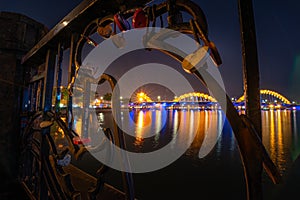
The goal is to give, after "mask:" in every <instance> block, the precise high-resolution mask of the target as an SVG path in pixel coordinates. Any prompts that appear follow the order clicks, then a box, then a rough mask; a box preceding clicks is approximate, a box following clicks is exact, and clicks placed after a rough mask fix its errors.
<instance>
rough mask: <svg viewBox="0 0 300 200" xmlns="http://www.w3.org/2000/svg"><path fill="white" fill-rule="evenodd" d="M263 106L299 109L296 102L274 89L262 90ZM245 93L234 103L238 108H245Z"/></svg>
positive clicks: (266, 107)
mask: <svg viewBox="0 0 300 200" xmlns="http://www.w3.org/2000/svg"><path fill="white" fill-rule="evenodd" d="M260 99H261V108H262V109H263V110H269V109H297V105H295V102H291V101H290V100H288V99H287V98H286V97H285V96H283V95H282V94H279V93H278V92H275V91H272V90H260ZM244 101H245V97H244V95H243V96H241V97H240V98H238V99H237V100H236V101H235V102H234V103H235V105H236V107H238V109H244V107H245V106H244V105H245V102H244Z"/></svg>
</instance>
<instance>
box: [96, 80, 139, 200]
mask: <svg viewBox="0 0 300 200" xmlns="http://www.w3.org/2000/svg"><path fill="white" fill-rule="evenodd" d="M105 81H108V82H109V84H110V87H111V89H112V91H114V93H115V94H116V95H117V96H118V97H117V98H114V99H112V106H114V107H113V108H112V110H113V112H114V113H113V115H114V116H115V117H116V118H117V120H118V119H119V120H120V117H121V116H120V113H118V112H117V111H119V110H120V103H119V102H118V101H117V100H118V99H119V94H120V93H119V91H116V90H118V88H116V84H117V81H116V79H115V78H114V77H112V76H111V75H108V74H102V75H101V77H100V80H99V82H98V85H100V84H102V83H104V82H105ZM113 125H114V132H115V133H117V134H118V137H117V138H116V144H117V145H118V146H119V147H120V148H122V149H126V145H125V139H124V133H123V131H122V130H121V129H120V128H119V126H118V125H117V123H116V119H114V120H113ZM122 156H123V157H124V158H125V160H123V161H124V165H125V167H127V168H128V167H130V163H129V160H128V158H127V156H126V155H122ZM121 173H122V177H123V184H124V190H125V194H126V197H127V199H128V200H134V199H135V194H134V193H135V192H134V185H133V177H132V174H131V173H128V172H124V171H123V172H121Z"/></svg>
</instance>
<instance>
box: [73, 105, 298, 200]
mask: <svg viewBox="0 0 300 200" xmlns="http://www.w3.org/2000/svg"><path fill="white" fill-rule="evenodd" d="M120 114H121V115H120V119H121V121H122V126H123V127H126V130H127V132H130V134H131V136H130V134H128V135H126V137H125V140H126V145H127V150H128V151H132V152H139V153H145V152H151V151H157V150H160V149H162V148H164V146H166V145H167V144H169V143H171V144H173V143H174V144H175V143H176V144H186V143H191V145H190V147H189V148H188V149H187V150H186V151H185V153H184V154H183V155H182V156H180V158H179V159H177V160H176V161H174V162H173V163H172V164H170V165H168V166H166V167H163V168H162V169H159V170H156V171H153V172H147V173H135V174H133V178H134V184H135V192H136V196H137V198H138V199H142V200H143V199H145V200H148V199H149V200H150V199H220V198H221V199H239V200H242V199H245V198H246V192H245V180H244V175H243V166H242V163H241V159H240V156H239V150H238V147H237V144H236V141H235V138H234V135H233V132H232V130H231V127H230V124H229V123H228V122H227V121H226V120H225V119H224V114H223V113H222V111H220V110H215V111H210V110H168V111H167V110H164V109H161V110H140V111H131V112H126V111H124V112H122V113H120ZM78 121H80V120H78ZM112 122H113V121H112V114H111V112H107V111H106V112H100V113H98V116H97V125H100V126H102V127H112ZM78 124H80V123H78ZM297 127H300V112H299V111H292V110H268V111H262V135H263V144H264V146H265V148H266V150H267V152H268V153H269V155H270V157H271V159H272V160H273V162H274V163H275V165H276V166H277V167H278V169H279V171H280V173H281V174H282V176H283V177H286V176H288V174H289V170H290V168H291V166H292V163H293V162H294V160H295V159H296V158H297V156H298V155H299V153H300V131H299V128H297ZM147 134H148V135H147ZM178 134H179V135H178ZM148 136H149V137H148ZM214 141H215V142H216V143H215V142H214ZM153 162H157V161H155V160H153ZM78 163H79V162H77V164H78ZM84 163H85V164H80V163H79V164H78V165H79V166H81V167H82V168H83V169H84V170H86V171H88V172H90V173H91V174H93V171H95V170H96V165H97V164H95V162H94V161H89V160H85V161H84ZM106 179H107V182H109V183H111V184H113V185H115V186H117V187H119V188H120V189H122V187H121V186H122V183H121V175H120V173H119V172H118V171H116V170H111V171H110V172H109V173H108V174H107V176H106ZM263 189H264V196H265V199H274V197H276V195H277V194H279V193H280V191H278V186H274V185H273V184H272V183H271V181H270V179H269V178H268V177H267V175H266V173H265V172H264V174H263Z"/></svg>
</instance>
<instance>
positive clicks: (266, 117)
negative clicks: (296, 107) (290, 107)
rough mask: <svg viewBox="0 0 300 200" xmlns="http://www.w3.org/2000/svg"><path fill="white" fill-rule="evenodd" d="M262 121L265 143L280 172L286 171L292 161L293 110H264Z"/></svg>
mask: <svg viewBox="0 0 300 200" xmlns="http://www.w3.org/2000/svg"><path fill="white" fill-rule="evenodd" d="M262 122H263V123H262V134H263V143H264V145H265V147H266V149H267V151H268V152H269V154H270V157H271V159H272V160H273V161H274V163H275V164H276V165H277V167H278V168H279V170H280V172H281V173H284V172H285V171H286V170H287V168H288V167H289V164H290V163H291V162H292V157H291V150H292V149H291V144H292V137H291V133H292V126H294V124H292V123H291V111H287V110H284V111H282V110H275V111H274V110H270V111H263V112H262ZM298 145H299V144H298Z"/></svg>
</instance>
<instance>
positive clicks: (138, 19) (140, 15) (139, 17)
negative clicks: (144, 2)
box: [132, 8, 148, 28]
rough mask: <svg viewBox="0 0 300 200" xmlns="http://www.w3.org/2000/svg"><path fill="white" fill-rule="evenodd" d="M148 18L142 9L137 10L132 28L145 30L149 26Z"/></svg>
mask: <svg viewBox="0 0 300 200" xmlns="http://www.w3.org/2000/svg"><path fill="white" fill-rule="evenodd" d="M147 23H148V17H147V14H146V13H145V11H144V10H143V9H142V8H139V9H137V10H136V11H135V12H134V14H133V17H132V26H133V27H134V28H143V27H146V26H148V24H147Z"/></svg>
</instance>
